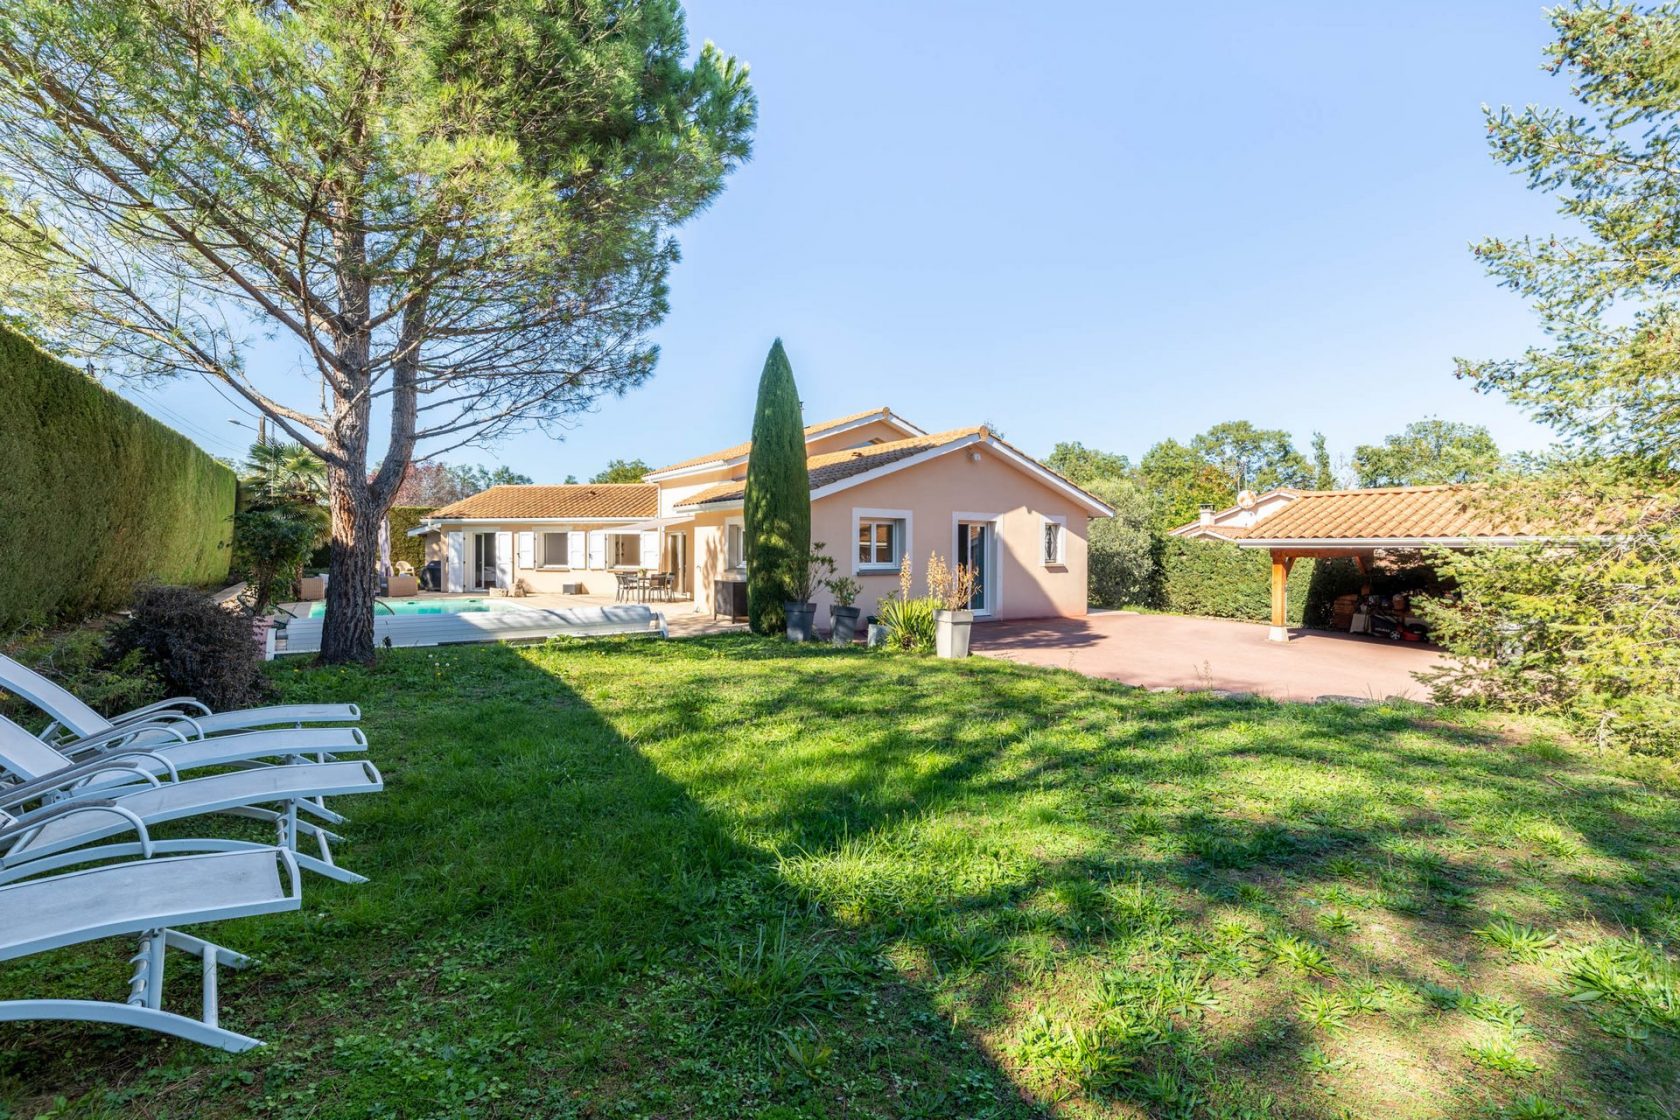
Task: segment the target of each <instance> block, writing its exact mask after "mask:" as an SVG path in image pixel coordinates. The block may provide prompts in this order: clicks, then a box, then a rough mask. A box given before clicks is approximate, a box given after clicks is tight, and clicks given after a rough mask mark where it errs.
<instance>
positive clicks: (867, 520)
mask: <svg viewBox="0 0 1680 1120" xmlns="http://www.w3.org/2000/svg"><path fill="white" fill-rule="evenodd" d="M904 526H905V519H904V518H901V517H859V518H858V519H857V562H858V567H859V568H860V569H862V568H897V567H898V565H899V562H900V561H901V560H902V559H903V558H904V537H905V532H904Z"/></svg>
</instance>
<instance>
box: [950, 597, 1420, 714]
mask: <svg viewBox="0 0 1680 1120" xmlns="http://www.w3.org/2000/svg"><path fill="white" fill-rule="evenodd" d="M1291 636H1292V638H1294V639H1295V640H1293V641H1290V642H1287V643H1280V642H1272V641H1267V640H1266V627H1265V626H1263V625H1256V624H1254V623H1250V622H1232V621H1229V620H1227V619H1218V618H1186V617H1183V616H1180V615H1162V614H1130V613H1124V612H1119V611H1102V612H1093V613H1091V614H1090V615H1088V616H1086V617H1085V618H1047V619H1040V620H1033V621H1026V622H997V623H990V624H986V625H980V626H976V627H975V628H974V652H975V653H977V654H981V655H983V656H986V657H997V658H1001V659H1003V660H1006V661H1019V662H1022V663H1024V664H1028V665H1043V666H1049V667H1053V668H1057V669H1071V670H1073V671H1074V672H1076V673H1083V674H1085V675H1086V676H1088V677H1103V678H1106V679H1108V680H1115V681H1123V682H1124V683H1126V684H1131V685H1138V686H1139V687H1142V688H1181V689H1188V690H1222V691H1226V692H1252V693H1255V694H1257V695H1260V696H1269V697H1271V698H1272V699H1274V700H1320V699H1330V698H1346V699H1351V700H1382V699H1386V698H1388V697H1393V696H1398V697H1404V698H1406V699H1410V700H1424V701H1427V700H1428V699H1429V692H1428V690H1427V689H1426V688H1424V687H1423V686H1422V685H1420V684H1419V683H1418V682H1417V681H1416V680H1415V679H1413V677H1412V674H1413V673H1416V672H1419V671H1421V670H1424V669H1429V668H1432V667H1433V666H1435V665H1438V664H1440V661H1441V655H1440V653H1439V652H1438V651H1437V650H1435V649H1433V648H1431V647H1428V646H1422V645H1417V644H1414V643H1410V642H1393V641H1387V640H1385V639H1380V638H1368V637H1359V636H1354V635H1351V634H1335V633H1329V632H1327V631H1320V630H1300V629H1296V630H1293V631H1291Z"/></svg>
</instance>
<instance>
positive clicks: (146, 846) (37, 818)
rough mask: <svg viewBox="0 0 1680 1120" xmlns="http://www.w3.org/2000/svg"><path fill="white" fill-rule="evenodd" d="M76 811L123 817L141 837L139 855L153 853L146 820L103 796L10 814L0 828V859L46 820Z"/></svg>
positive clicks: (69, 814) (65, 815)
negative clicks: (14, 814) (102, 798)
mask: <svg viewBox="0 0 1680 1120" xmlns="http://www.w3.org/2000/svg"><path fill="white" fill-rule="evenodd" d="M76 813H110V814H112V815H114V816H118V817H122V818H123V819H124V820H126V821H127V822H128V823H129V824H131V825H133V826H134V831H135V832H136V833H138V834H139V837H140V854H141V855H142V856H143V857H145V858H147V859H150V858H151V855H152V834H151V833H150V832H148V831H146V822H145V821H143V820H141V819H140V816H139V814H138V813H136V812H134V811H133V810H132V809H125V808H123V807H122V806H121V805H118V804H117V803H116V802H115V801H112V800H110V799H109V798H106V799H104V800H100V801H69V802H63V803H60V804H56V805H43V806H42V807H41V808H39V809H31V810H30V811H29V812H27V813H24V814H22V815H21V816H17V817H13V818H12V819H11V820H10V821H9V822H7V823H6V824H5V825H4V826H3V827H0V859H3V858H4V856H3V852H4V850H5V849H7V848H12V847H15V846H16V845H17V844H19V843H27V842H28V840H29V837H30V835H31V834H32V833H34V832H35V830H36V829H38V828H40V827H41V826H42V825H44V824H46V823H47V822H48V821H53V820H57V819H58V818H59V817H68V816H71V815H73V814H76Z"/></svg>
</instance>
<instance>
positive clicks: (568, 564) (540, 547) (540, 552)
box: [536, 529, 588, 572]
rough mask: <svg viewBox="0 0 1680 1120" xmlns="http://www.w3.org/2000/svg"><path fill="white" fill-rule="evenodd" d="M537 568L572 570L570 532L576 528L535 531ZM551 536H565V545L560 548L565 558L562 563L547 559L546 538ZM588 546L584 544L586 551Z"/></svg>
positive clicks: (551, 570)
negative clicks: (554, 562) (551, 561)
mask: <svg viewBox="0 0 1680 1120" xmlns="http://www.w3.org/2000/svg"><path fill="white" fill-rule="evenodd" d="M536 532H537V570H538V571H541V572H569V571H571V570H572V534H573V533H575V532H577V530H576V529H538V530H537V531H536ZM551 536H556V537H560V536H563V537H565V538H566V547H565V548H563V549H561V550H560V555H561V556H563V557H564V558H565V563H563V564H551V563H549V560H548V538H549V537H551ZM587 550H588V546H587V544H586V545H585V551H586V552H587Z"/></svg>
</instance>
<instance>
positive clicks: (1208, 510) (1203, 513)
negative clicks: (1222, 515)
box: [1196, 506, 1213, 525]
mask: <svg viewBox="0 0 1680 1120" xmlns="http://www.w3.org/2000/svg"><path fill="white" fill-rule="evenodd" d="M1196 520H1197V522H1198V524H1202V525H1212V524H1213V507H1212V506H1203V507H1202V508H1201V509H1200V510H1198V511H1197V514H1196Z"/></svg>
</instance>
